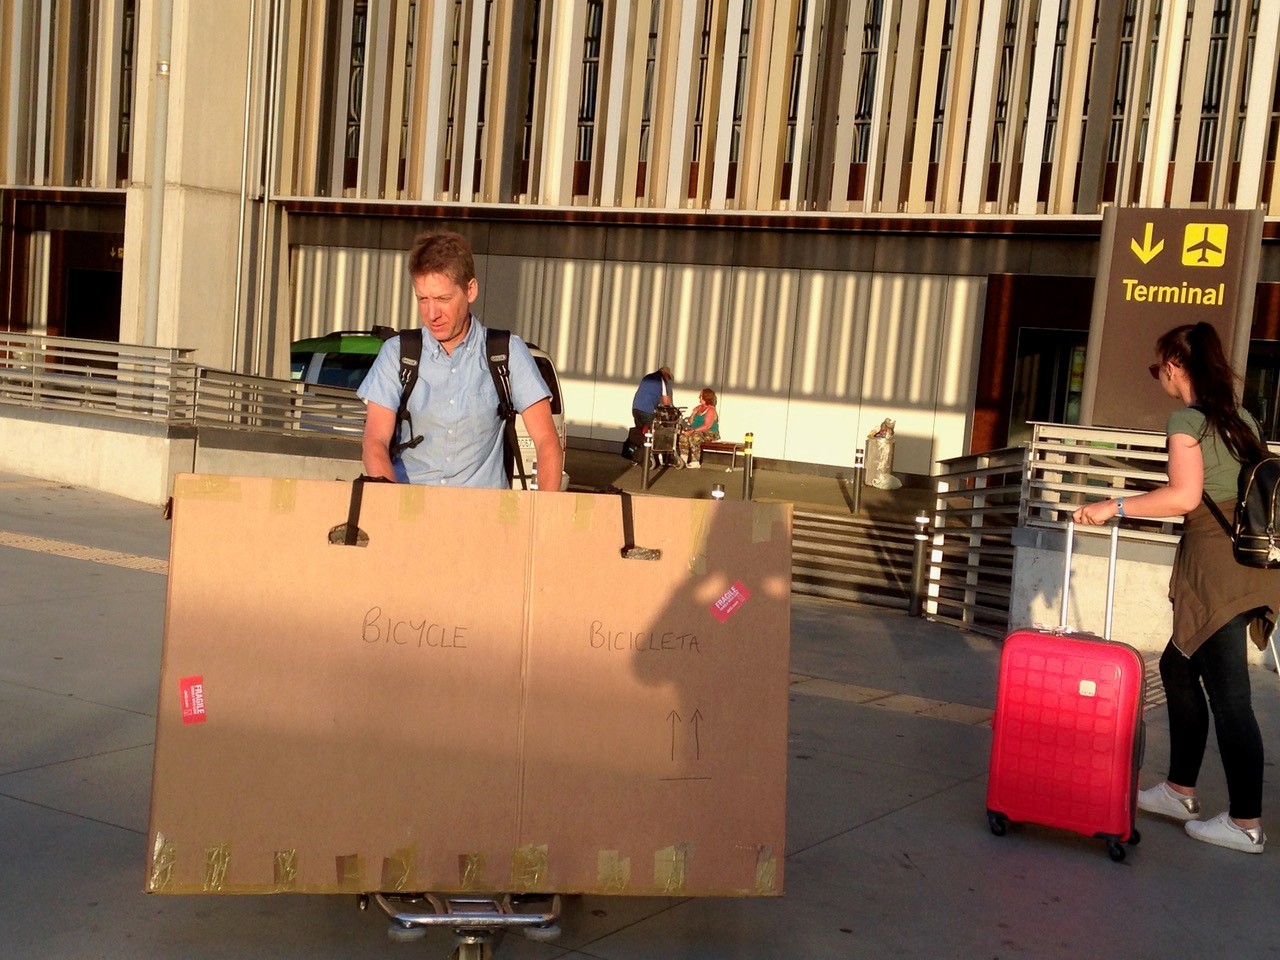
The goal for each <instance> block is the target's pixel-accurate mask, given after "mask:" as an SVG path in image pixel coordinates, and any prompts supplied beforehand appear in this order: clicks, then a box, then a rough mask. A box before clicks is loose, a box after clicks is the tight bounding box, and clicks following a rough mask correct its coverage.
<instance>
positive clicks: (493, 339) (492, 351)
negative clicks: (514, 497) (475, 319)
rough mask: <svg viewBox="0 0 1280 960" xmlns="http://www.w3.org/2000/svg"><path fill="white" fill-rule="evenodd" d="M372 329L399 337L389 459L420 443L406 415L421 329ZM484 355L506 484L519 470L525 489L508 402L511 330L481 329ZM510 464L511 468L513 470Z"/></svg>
mask: <svg viewBox="0 0 1280 960" xmlns="http://www.w3.org/2000/svg"><path fill="white" fill-rule="evenodd" d="M375 332H376V333H377V334H378V335H379V336H381V337H382V338H383V339H384V340H389V339H390V338H391V337H393V336H398V337H399V338H400V407H399V409H398V410H396V425H395V429H394V430H393V431H392V434H391V446H390V453H391V459H392V460H395V458H396V457H398V456H400V453H401V451H404V450H412V449H413V448H414V447H416V446H417V445H418V444H420V443H421V442H422V435H421V434H418V435H416V436H415V435H414V432H413V417H412V416H410V414H409V395H410V394H411V393H413V388H414V385H415V384H416V383H417V382H418V364H419V362H420V361H421V360H422V328H421V327H419V328H417V329H414V330H401V331H400V332H399V333H398V334H397V333H396V332H395V331H394V330H390V329H389V328H386V327H379V328H376V329H375ZM485 334H486V335H485V358H486V359H487V360H488V362H489V375H490V376H492V377H493V386H494V388H495V389H496V390H497V391H498V409H497V415H498V419H499V420H501V421H502V423H503V444H502V445H503V458H502V469H503V472H504V473H505V474H506V477H507V483H510V482H511V478H512V477H513V476H514V475H515V472H516V471H518V472H519V476H520V488H521V489H522V490H528V489H529V477H528V476H527V475H526V474H525V472H524V459H523V458H522V457H521V456H520V445H519V444H520V441H519V439H518V438H517V437H516V408H515V405H514V404H513V403H512V402H511V367H510V364H509V363H508V355H509V352H510V349H511V331H510V330H496V329H493V328H490V327H486V328H485ZM401 424H408V425H409V439H408V440H402V439H401V436H402V433H401V430H400V426H401ZM513 467H514V470H513Z"/></svg>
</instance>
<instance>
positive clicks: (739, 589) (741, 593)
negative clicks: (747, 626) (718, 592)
mask: <svg viewBox="0 0 1280 960" xmlns="http://www.w3.org/2000/svg"><path fill="white" fill-rule="evenodd" d="M750 599H751V593H750V591H748V590H747V588H746V587H745V586H743V583H742V581H741V580H739V581H738V582H737V583H735V584H734V585H733V586H732V587H730V588H729V589H728V590H727V591H726V592H725V595H724V596H723V597H721V598H720V599H719V600H717V601H716V602H715V603H713V604H712V605H711V615H712V616H713V617H715V618H716V619H717V620H719V621H720V622H721V623H724V622H725V621H726V620H728V619H729V618H730V617H731V616H733V614H734V613H735V612H736V611H737V609H738V608H739V607H740V606H742V605H743V604H744V603H746V602H747V601H748V600H750Z"/></svg>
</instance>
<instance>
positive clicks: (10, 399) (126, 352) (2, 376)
mask: <svg viewBox="0 0 1280 960" xmlns="http://www.w3.org/2000/svg"><path fill="white" fill-rule="evenodd" d="M192 352H193V351H191V350H182V349H174V348H168V347H140V346H130V345H124V344H118V343H104V342H102V341H98V340H75V339H71V338H68V337H45V336H40V335H37V334H26V333H7V332H0V404H11V405H16V406H23V407H32V408H36V409H40V410H69V411H76V412H91V413H96V414H101V415H104V416H109V417H122V418H126V419H131V420H162V421H165V422H189V421H190V420H191V419H192V417H193V415H194V409H195V394H196V366H195V364H194V363H193V362H192V361H191V359H190V356H191V354H192Z"/></svg>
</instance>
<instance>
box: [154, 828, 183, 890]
mask: <svg viewBox="0 0 1280 960" xmlns="http://www.w3.org/2000/svg"><path fill="white" fill-rule="evenodd" d="M177 859H178V851H177V848H176V847H175V846H174V843H173V841H172V840H166V839H165V837H164V836H163V835H162V834H159V833H157V834H156V839H155V844H154V845H153V846H152V848H151V876H150V878H149V879H148V881H147V890H149V891H150V892H151V893H163V892H164V891H165V890H167V889H169V887H170V886H171V885H172V883H173V868H174V864H175V863H176V861H177Z"/></svg>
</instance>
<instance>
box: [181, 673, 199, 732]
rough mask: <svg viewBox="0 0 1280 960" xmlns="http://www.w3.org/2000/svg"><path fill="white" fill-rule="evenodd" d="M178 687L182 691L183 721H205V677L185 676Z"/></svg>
mask: <svg viewBox="0 0 1280 960" xmlns="http://www.w3.org/2000/svg"><path fill="white" fill-rule="evenodd" d="M178 687H179V689H180V690H181V691H182V722H183V723H204V721H205V712H204V677H202V676H201V677H183V678H182V679H181V680H179V681H178Z"/></svg>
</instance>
